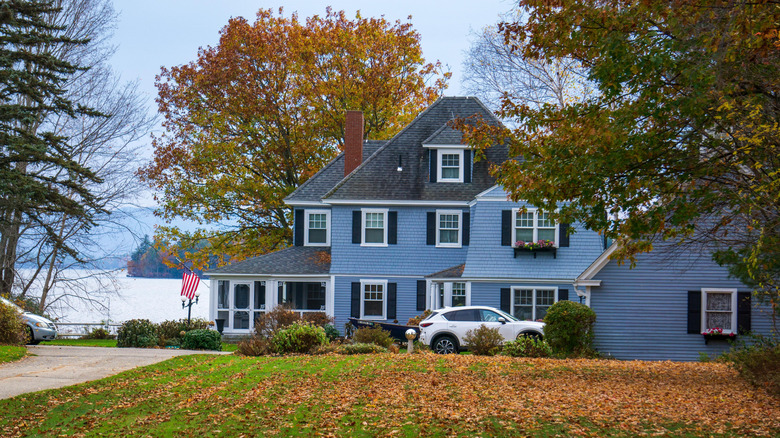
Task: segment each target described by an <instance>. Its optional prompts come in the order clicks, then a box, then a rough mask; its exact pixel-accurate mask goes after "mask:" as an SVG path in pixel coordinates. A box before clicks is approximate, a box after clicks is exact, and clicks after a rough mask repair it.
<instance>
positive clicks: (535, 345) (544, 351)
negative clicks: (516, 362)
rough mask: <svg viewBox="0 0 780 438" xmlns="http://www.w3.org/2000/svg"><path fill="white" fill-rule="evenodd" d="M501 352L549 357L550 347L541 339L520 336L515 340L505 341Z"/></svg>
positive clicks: (511, 354)
mask: <svg viewBox="0 0 780 438" xmlns="http://www.w3.org/2000/svg"><path fill="white" fill-rule="evenodd" d="M501 354H502V355H504V356H511V357H550V356H552V348H550V344H548V343H547V341H545V340H543V339H537V338H534V337H531V336H520V337H519V338H517V340H514V341H509V342H505V343H504V345H503V346H502V349H501Z"/></svg>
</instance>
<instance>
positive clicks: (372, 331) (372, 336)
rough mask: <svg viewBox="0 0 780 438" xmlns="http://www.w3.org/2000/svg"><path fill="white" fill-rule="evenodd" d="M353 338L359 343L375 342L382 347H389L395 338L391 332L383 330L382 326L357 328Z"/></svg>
mask: <svg viewBox="0 0 780 438" xmlns="http://www.w3.org/2000/svg"><path fill="white" fill-rule="evenodd" d="M352 340H353V341H354V342H355V343H358V344H374V345H379V346H380V347H382V348H387V347H389V346H390V345H391V344H392V343H393V342H395V339H394V338H393V337H392V336H390V332H388V331H387V330H383V329H382V327H378V326H377V327H362V328H359V329H357V330H355V333H354V334H353V335H352Z"/></svg>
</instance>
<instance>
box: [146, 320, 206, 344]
mask: <svg viewBox="0 0 780 438" xmlns="http://www.w3.org/2000/svg"><path fill="white" fill-rule="evenodd" d="M207 328H209V322H208V321H206V320H205V319H203V318H195V319H192V320H190V323H189V324H187V320H186V319H180V320H178V321H176V320H168V321H163V322H161V323H159V324H157V335H158V336H159V338H160V345H163V346H164V345H175V344H171V342H176V343H179V344H181V342H182V338H183V336H182V334H181V332H185V333H186V332H188V331H190V330H205V329H207Z"/></svg>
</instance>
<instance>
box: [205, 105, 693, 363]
mask: <svg viewBox="0 0 780 438" xmlns="http://www.w3.org/2000/svg"><path fill="white" fill-rule="evenodd" d="M458 118H480V119H482V120H484V121H487V122H488V123H492V124H496V125H498V124H500V121H499V120H498V119H496V118H495V116H494V115H493V114H492V112H491V111H489V110H488V109H487V108H486V107H485V106H484V105H482V103H481V102H479V101H478V100H477V99H475V98H471V97H443V98H440V99H439V100H437V101H436V102H435V103H433V104H432V105H431V106H430V107H429V108H428V109H426V110H425V111H423V112H422V113H421V114H419V115H418V116H417V117H416V118H415V119H414V121H412V122H411V123H410V124H409V125H408V126H407V127H406V128H404V129H403V130H402V131H401V132H399V133H398V134H397V135H396V136H395V137H393V138H392V139H390V140H388V141H364V140H363V116H362V114H361V113H360V112H356V111H349V112H348V113H347V119H346V126H345V150H344V153H342V154H340V155H339V156H338V157H336V158H335V159H334V160H333V161H332V162H330V163H329V164H328V165H326V166H325V167H324V168H323V169H322V170H320V171H319V172H318V173H317V174H315V175H314V176H313V177H311V178H310V179H309V180H308V181H306V183H304V184H302V185H301V186H300V187H299V188H298V189H297V190H296V191H295V192H293V193H292V194H290V195H289V196H288V197H287V198H286V199H285V202H286V203H287V205H289V206H290V207H291V208H292V209H293V212H294V230H293V235H294V239H293V240H294V242H293V243H294V245H293V246H292V247H290V248H286V249H283V250H281V251H277V252H274V253H270V254H266V255H262V256H259V257H255V258H252V259H248V260H245V261H242V262H237V263H234V264H231V265H228V266H225V267H222V268H218V269H214V270H212V271H210V272H208V275H209V276H210V279H211V280H210V281H211V290H212V291H216V293H214V294H212V296H211V303H210V317H211V318H212V319H222V320H224V321H225V330H224V332H225V334H228V335H242V334H244V335H248V334H250V333H252V330H253V324H254V323H253V322H254V320H255V318H257V317H258V316H259V315H260V314H261V313H263V312H265V311H267V310H269V309H272V308H273V307H274V306H277V305H280V304H285V305H287V306H290V307H291V308H292V309H294V310H296V311H299V312H325V313H327V314H328V315H330V316H333V317H334V318H335V322H336V326H337V328H339V329H341V328H343V327H344V324H345V323H346V322H347V318H349V317H350V316H353V317H357V318H361V319H373V320H378V321H387V322H393V321H396V320H397V321H399V322H401V323H405V322H406V321H407V320H408V319H409V318H410V317H412V316H415V315H419V314H420V313H422V312H423V311H424V310H426V309H437V308H441V307H445V306H462V305H488V306H493V307H498V308H501V309H503V310H505V311H507V312H509V313H512V314H513V315H515V316H517V317H518V318H521V319H532V320H538V319H542V318H543V317H544V315H545V313H546V311H547V309H548V308H549V307H550V306H551V305H552V304H554V303H555V302H556V301H559V300H577V301H580V302H585V303H588V304H590V305H593V306H594V309H596V310H597V313H598V315H599V322H598V324H600V325H599V332H597V337H599V336H601V335H600V334H601V333H604V334H605V336H607V338H605V339H610V338H609V336H612V335H611V334H609V333H611V331H615V330H617V329H616V327H617V326H619V325H620V323H621V321H625V320H620V319H616V320H612V319H610V318H611V316H610V312H612V310H610V309H614V307H610V306H615V305H616V303H614V302H607V301H603V300H602V297H603V296H606V294H605V293H602V292H601V290H605V289H606V288H607V286H608V285H609V284H611V283H612V281H611V280H606V279H604V280H603V281H601V282H599V280H600V276H607V275H608V274H607V273H608V271H609V269H607V268H604V270H603V271H604V272H602V271H599V272H598V273H595V274H593V272H595V271H594V270H593V266H592V265H593V264H594V261H598V260H603V258H604V254H605V249H606V248H605V241H604V240H603V239H602V238H601V236H599V235H598V234H597V233H595V232H593V231H589V230H587V229H585V228H584V227H583V226H582V225H581V224H565V223H556V222H554V221H552V220H551V219H550V218H549V217H548V214H547V213H546V212H544V211H541V210H539V209H537V208H536V207H534V206H532V205H527V204H525V203H524V202H512V201H509V200H508V197H507V193H506V192H505V191H504V190H503V189H502V188H501V187H500V186H497V185H496V182H495V180H494V178H493V177H492V176H491V175H490V173H489V166H490V165H491V164H493V163H495V164H498V163H501V162H503V161H504V160H506V159H507V155H508V150H507V148H506V146H505V145H501V144H497V145H493V146H492V147H490V148H488V149H487V150H486V153H485V159H484V160H480V161H478V162H475V161H474V160H473V155H472V151H471V149H470V148H469V147H468V146H466V145H464V144H463V142H462V138H461V133H460V132H459V131H457V130H454V129H452V128H451V127H450V125H449V122H450V121H452V120H454V119H458ZM523 207H525V209H524V208H523ZM571 228H573V229H574V230H571ZM569 231H576V232H573V233H570V232H569ZM538 240H548V241H552V242H553V245H552V247H550V248H545V249H544V250H536V251H527V250H524V249H523V248H522V247H518V245H517V242H518V241H524V242H528V241H533V242H535V241H538ZM607 260H608V259H607ZM584 273H587V274H588V275H586V276H583V274H584ZM597 283H598V284H597ZM598 287H601V288H602V289H601V290H600V291H599V292H593V291H594V290H595V289H594V288H598ZM602 305H603V306H604V307H603V308H602V307H601V306H602ZM602 309H603V311H604V312H605V313H604V315H605V316H604V319H603V321H602V316H601V313H599V312H600V311H602ZM617 331H619V330H617ZM699 337H701V335H699ZM598 339H599V342H601V338H600V337H599V338H598ZM605 342H606V341H605ZM602 345H603V346H604V347H605V348H607V351H608V352H610V353H612V354H614V355H615V356H618V355H621V356H622V357H631V355H632V354H635V352H631V351H627V352H626V354H625V355H623V353H622V352H620V353H619V352H618V350H617V349H616V348H612V346H611V344H599V346H602ZM610 349H611V350H610ZM613 350H614V351H613ZM699 351H700V350H699ZM662 356H663V353H659V356H657V358H661V357H662ZM637 357H639V356H637ZM649 357H650V356H648V358H649ZM675 357H677V356H675ZM664 358H665V357H664ZM681 358H682V357H681Z"/></svg>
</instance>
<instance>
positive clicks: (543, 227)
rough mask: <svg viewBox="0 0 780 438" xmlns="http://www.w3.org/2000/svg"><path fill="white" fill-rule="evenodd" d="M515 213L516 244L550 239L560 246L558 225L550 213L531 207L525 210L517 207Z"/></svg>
mask: <svg viewBox="0 0 780 438" xmlns="http://www.w3.org/2000/svg"><path fill="white" fill-rule="evenodd" d="M513 213H514V237H515V240H514V242H515V244H518V242H526V243H527V242H537V241H539V240H549V241H552V242H554V243H555V246H558V226H557V225H556V223H555V221H553V220H552V219H551V218H550V214H549V213H546V212H543V211H541V210H531V209H528V210H527V211H525V212H523V211H522V210H520V209H515V210H514V211H513Z"/></svg>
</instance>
